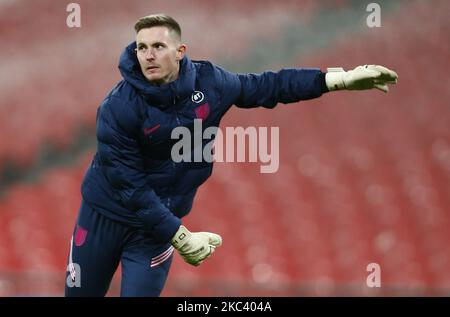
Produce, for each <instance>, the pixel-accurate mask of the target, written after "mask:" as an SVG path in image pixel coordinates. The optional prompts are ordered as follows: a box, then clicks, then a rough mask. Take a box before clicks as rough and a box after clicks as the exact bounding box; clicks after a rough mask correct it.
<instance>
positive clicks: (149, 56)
mask: <svg viewBox="0 0 450 317" xmlns="http://www.w3.org/2000/svg"><path fill="white" fill-rule="evenodd" d="M145 58H146V59H148V60H152V59H155V54H153V49H151V48H149V49H148V50H147V52H145Z"/></svg>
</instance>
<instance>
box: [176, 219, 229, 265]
mask: <svg viewBox="0 0 450 317" xmlns="http://www.w3.org/2000/svg"><path fill="white" fill-rule="evenodd" d="M221 244H222V238H221V237H220V236H219V235H218V234H215V233H211V232H190V231H189V230H188V229H187V228H186V227H185V226H180V228H179V229H178V231H177V233H175V235H174V236H173V238H172V245H173V247H174V248H175V249H177V250H178V252H179V253H180V255H181V257H182V258H183V259H184V260H185V261H186V262H187V263H189V264H191V265H194V266H198V265H200V264H202V262H203V261H204V260H205V259H207V258H208V257H210V256H211V254H213V252H214V251H215V249H216V247H218V246H220V245H221Z"/></svg>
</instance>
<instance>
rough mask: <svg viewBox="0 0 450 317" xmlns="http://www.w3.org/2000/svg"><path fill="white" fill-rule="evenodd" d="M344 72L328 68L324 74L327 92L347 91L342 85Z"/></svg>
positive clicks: (341, 69) (339, 69) (337, 68)
mask: <svg viewBox="0 0 450 317" xmlns="http://www.w3.org/2000/svg"><path fill="white" fill-rule="evenodd" d="M345 74H346V72H345V71H344V69H343V68H342V67H329V68H327V73H326V74H325V83H326V85H327V88H328V90H329V91H334V90H342V89H347V87H345V84H344V75H345Z"/></svg>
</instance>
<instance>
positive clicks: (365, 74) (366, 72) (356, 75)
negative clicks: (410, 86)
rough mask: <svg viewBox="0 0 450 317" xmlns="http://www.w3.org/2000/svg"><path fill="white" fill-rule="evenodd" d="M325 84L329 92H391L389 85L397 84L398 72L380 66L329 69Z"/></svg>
mask: <svg viewBox="0 0 450 317" xmlns="http://www.w3.org/2000/svg"><path fill="white" fill-rule="evenodd" d="M327 71H328V72H327V73H326V75H325V82H326V85H327V87H328V90H329V91H334V90H343V89H347V90H364V89H372V88H376V89H379V90H381V91H384V92H388V91H389V87H388V84H396V83H397V79H398V75H397V73H396V72H394V71H392V70H390V69H388V68H386V67H383V66H379V65H364V66H358V67H356V68H355V69H353V70H349V71H344V69H343V68H340V67H339V68H328V69H327Z"/></svg>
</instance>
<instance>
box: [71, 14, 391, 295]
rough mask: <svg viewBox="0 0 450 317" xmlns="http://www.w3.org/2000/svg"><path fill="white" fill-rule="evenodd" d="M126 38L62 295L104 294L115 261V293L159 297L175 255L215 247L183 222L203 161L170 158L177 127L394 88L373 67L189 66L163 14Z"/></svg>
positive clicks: (208, 236)
mask: <svg viewBox="0 0 450 317" xmlns="http://www.w3.org/2000/svg"><path fill="white" fill-rule="evenodd" d="M135 31H136V41H135V42H133V43H131V44H130V45H129V46H128V47H126V48H125V50H124V52H123V53H122V55H121V57H120V62H119V69H120V72H121V74H122V77H123V79H122V80H121V81H120V82H119V83H118V84H117V85H116V86H115V87H114V88H113V89H112V90H111V92H110V93H109V94H108V95H107V96H106V98H105V99H104V100H103V102H102V104H101V105H100V107H99V108H98V111H97V140H98V147H97V152H96V154H95V156H94V158H93V160H92V163H91V164H90V166H89V168H88V170H87V172H86V174H85V176H84V179H83V183H82V188H81V191H82V202H81V207H80V211H79V214H78V218H77V221H76V224H75V228H74V232H73V236H72V240H71V245H70V250H69V256H68V270H67V274H66V287H65V294H66V296H104V295H105V294H106V293H107V291H108V288H109V285H110V282H111V279H112V277H113V275H114V273H115V271H116V269H117V267H118V265H119V263H121V268H122V280H121V296H159V295H160V293H161V291H162V289H163V287H164V284H165V282H166V279H167V275H168V272H169V268H170V265H171V262H172V258H173V253H174V251H176V252H178V253H179V254H180V256H181V257H182V258H183V259H184V260H185V261H186V262H187V263H189V264H190V265H194V266H198V265H200V264H202V263H203V262H204V261H205V260H206V259H207V258H208V257H210V256H211V255H212V254H213V253H214V251H215V250H216V248H218V247H219V246H220V245H221V243H222V239H221V237H220V236H219V235H218V234H215V233H209V232H190V231H189V230H188V228H186V227H185V226H183V225H182V221H181V219H182V218H183V217H184V216H186V215H187V214H188V213H189V212H190V210H191V208H192V203H193V200H194V197H195V194H196V191H197V189H198V187H199V186H200V185H201V184H203V183H204V182H205V181H206V180H207V179H208V178H209V176H210V175H211V173H212V163H209V162H205V161H203V162H200V163H199V162H194V163H191V162H175V161H174V160H172V158H171V149H172V146H173V145H174V143H175V142H176V140H172V138H171V132H172V130H173V129H175V128H176V127H180V126H183V127H187V128H188V129H190V130H191V131H192V130H193V127H194V120H195V119H202V120H203V121H202V127H203V129H206V128H208V127H218V126H219V123H220V120H221V119H222V117H223V116H224V115H225V113H226V112H227V111H228V110H229V109H230V108H231V106H232V105H236V106H237V107H240V108H253V107H258V106H260V107H266V108H274V107H275V106H276V105H277V104H278V103H292V102H297V101H300V100H308V99H312V98H317V97H320V96H321V95H322V94H323V93H326V92H329V91H335V90H363V89H372V88H375V89H379V90H381V91H383V92H387V91H388V89H389V87H388V85H389V84H395V83H396V82H397V74H396V73H395V72H393V71H392V70H389V69H387V68H386V67H383V66H378V65H365V66H358V67H356V68H355V69H353V70H349V71H344V70H343V69H342V68H332V69H328V71H327V72H322V71H321V70H320V69H312V68H298V69H283V70H281V71H279V72H264V73H262V74H234V73H231V72H228V71H226V70H224V69H222V68H220V67H218V66H215V65H214V64H212V63H210V62H207V61H192V60H190V59H189V58H188V57H187V55H186V49H187V47H186V45H184V44H182V42H181V30H180V26H179V25H178V23H177V22H176V21H175V20H174V19H173V18H171V17H169V16H167V15H164V14H157V15H151V16H146V17H143V18H141V19H139V20H138V21H137V22H136V24H135ZM207 141H208V142H207ZM209 142H210V140H206V141H204V143H203V146H205V145H206V144H207V143H209ZM205 212H207V211H205ZM205 229H207V228H205Z"/></svg>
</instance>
